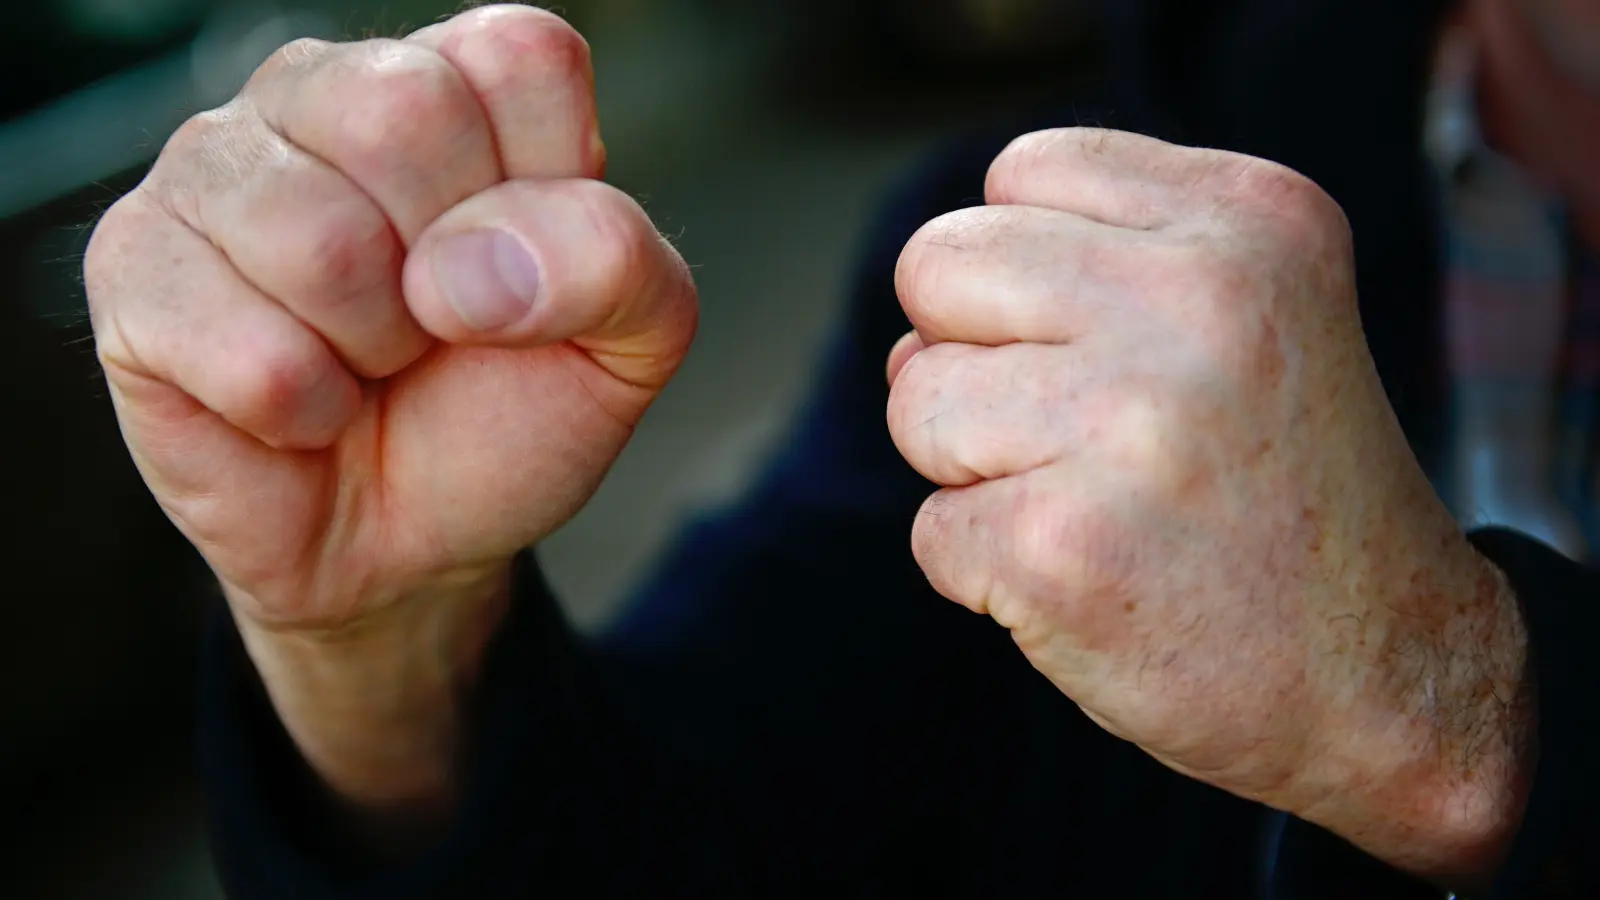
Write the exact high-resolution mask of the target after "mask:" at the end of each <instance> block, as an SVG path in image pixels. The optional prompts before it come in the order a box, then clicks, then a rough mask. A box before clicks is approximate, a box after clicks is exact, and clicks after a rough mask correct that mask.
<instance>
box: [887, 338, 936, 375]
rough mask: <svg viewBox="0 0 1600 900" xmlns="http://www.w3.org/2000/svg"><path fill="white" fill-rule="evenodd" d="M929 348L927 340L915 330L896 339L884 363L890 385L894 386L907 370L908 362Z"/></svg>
mask: <svg viewBox="0 0 1600 900" xmlns="http://www.w3.org/2000/svg"><path fill="white" fill-rule="evenodd" d="M927 348H928V344H927V342H926V341H924V340H923V339H922V335H920V334H917V333H916V332H915V331H913V332H910V333H908V334H906V336H905V337H902V338H901V339H900V340H898V341H895V344H894V347H892V348H891V349H890V350H889V359H888V361H887V362H886V363H885V364H884V374H886V375H887V376H888V378H889V387H891V388H892V387H894V383H895V381H897V380H898V379H899V378H900V373H901V372H902V371H904V370H905V367H906V363H908V362H910V361H911V358H912V357H914V356H916V355H917V354H918V353H921V352H922V351H923V350H926V349H927Z"/></svg>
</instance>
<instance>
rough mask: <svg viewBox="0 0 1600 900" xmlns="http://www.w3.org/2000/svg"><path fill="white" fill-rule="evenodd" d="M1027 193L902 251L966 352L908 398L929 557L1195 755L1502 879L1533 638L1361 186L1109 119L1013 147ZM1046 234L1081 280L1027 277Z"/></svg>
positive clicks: (1422, 855) (1317, 812)
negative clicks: (1446, 477)
mask: <svg viewBox="0 0 1600 900" xmlns="http://www.w3.org/2000/svg"><path fill="white" fill-rule="evenodd" d="M1080 185H1088V186H1087V187H1080ZM996 197H1003V198H1005V199H1006V200H1008V201H1009V202H1014V203H1017V204H1020V205H1021V207H1026V209H1023V208H1021V207H1007V206H992V207H989V208H987V209H984V210H982V211H981V212H970V211H969V212H960V213H955V214H952V215H951V216H948V217H946V219H945V220H943V221H942V222H940V223H936V225H935V226H934V227H931V228H930V229H929V231H927V232H925V233H924V236H922V237H919V238H917V239H914V240H913V242H912V246H911V247H909V248H908V249H907V255H906V257H904V258H903V259H902V268H903V269H905V268H908V267H909V268H911V269H912V270H913V271H910V272H906V271H902V273H901V276H902V277H901V279H900V284H901V287H902V290H901V300H902V303H903V304H904V306H905V308H906V311H907V313H908V315H909V316H910V318H911V321H912V323H913V325H915V326H916V328H917V330H918V333H919V334H920V335H922V337H923V338H924V339H925V340H930V341H932V343H933V344H934V346H932V347H929V348H928V349H925V350H922V351H921V352H920V353H918V354H917V356H916V357H913V359H912V361H911V363H910V364H909V365H906V366H904V367H903V368H902V369H900V370H899V371H898V377H896V378H895V379H894V384H893V390H892V392H891V399H890V409H889V422H890V427H891V432H892V433H893V434H894V436H895V438H896V441H897V443H898V445H899V446H900V448H901V450H902V452H904V453H905V454H906V457H907V459H908V460H909V461H910V462H911V463H912V464H913V465H915V466H917V467H918V468H919V469H920V470H921V471H922V472H923V473H924V474H926V475H928V476H929V477H930V478H932V479H934V480H935V481H941V482H942V483H943V484H945V485H947V486H948V487H947V488H946V489H945V490H943V491H941V492H940V493H939V494H936V495H935V496H934V498H932V499H931V500H930V502H929V505H928V507H927V509H926V510H925V514H924V515H923V516H922V517H920V518H919V520H918V522H917V524H916V528H915V533H914V534H913V547H914V549H915V551H916V553H917V554H918V558H919V559H920V560H921V561H922V562H923V564H924V568H925V570H926V571H927V574H928V576H929V579H930V581H932V583H933V584H934V586H935V587H936V588H938V589H939V590H940V591H941V592H943V593H944V594H945V595H946V596H948V597H950V598H952V599H953V600H956V601H957V602H960V603H963V604H964V605H967V606H969V607H970V608H972V609H974V610H975V611H978V612H983V613H986V614H988V615H991V616H993V617H994V618H995V619H996V620H997V621H998V622H1000V623H1001V624H1002V625H1004V626H1006V627H1007V628H1009V629H1010V630H1011V632H1012V635H1013V637H1014V638H1015V640H1016V642H1017V644H1018V646H1019V647H1020V648H1021V650H1022V651H1023V652H1024V653H1025V654H1026V655H1027V657H1028V658H1029V660H1031V661H1032V662H1033V664H1034V665H1035V666H1036V667H1037V668H1038V669H1039V670H1040V671H1041V672H1042V673H1043V674H1044V675H1045V676H1046V677H1048V678H1050V679H1051V680H1052V681H1053V682H1054V683H1055V684H1056V685H1057V686H1058V687H1060V688H1061V690H1062V691H1063V692H1064V693H1065V694H1066V695H1067V696H1068V697H1070V698H1071V699H1072V700H1073V701H1075V702H1077V703H1078V704H1079V705H1080V706H1081V707H1082V708H1083V709H1084V710H1085V711H1086V712H1087V713H1088V714H1089V715H1090V716H1091V717H1092V718H1094V719H1095V721H1097V722H1099V723H1100V724H1102V725H1103V726H1105V727H1106V728H1107V729H1109V730H1110V731H1112V732H1113V733H1115V734H1118V735H1120V736H1122V737H1125V738H1127V739H1129V740H1131V741H1134V742H1136V743H1138V744H1139V745H1140V746H1141V747H1143V748H1144V749H1145V750H1146V751H1147V752H1149V753H1150V754H1152V755H1153V756H1155V757H1156V758H1157V759H1159V760H1161V761H1162V762H1163V763H1165V764H1167V765H1168V766H1171V767H1172V768H1174V769H1176V770H1178V771H1180V772H1183V773H1185V774H1188V775H1191V776H1193V777H1196V778H1199V779H1202V780H1204V781H1207V782H1210V783H1212V784H1215V785H1218V786H1220V787H1223V788H1225V789H1227V790H1230V791H1233V792H1235V793H1237V794H1240V795H1242V796H1245V797H1248V798H1251V799H1256V800H1260V801H1263V802H1265V803H1269V804H1272V805H1274V806H1277V807H1279V808H1283V809H1289V810H1292V811H1295V812H1297V813H1299V814H1301V815H1302V816H1304V817H1307V818H1310V819H1311V820H1313V821H1317V822H1320V823H1322V824H1324V825H1326V826H1327V827H1329V828H1332V829H1333V830H1335V831H1337V832H1339V833H1341V834H1343V835H1345V836H1346V837H1347V838H1350V839H1351V840H1353V841H1355V842H1357V843H1359V844H1361V845H1362V846H1365V847H1367V848H1369V849H1370V850H1372V851H1373V852H1374V853H1376V854H1377V855H1379V856H1381V857H1383V858H1385V859H1388V860H1390V861H1391V862H1394V863H1396V864H1397V865H1401V866H1404V867H1407V868H1410V869H1412V870H1413V871H1417V872H1419V873H1422V874H1425V875H1428V876H1432V877H1438V878H1442V879H1446V880H1453V881H1452V883H1460V882H1463V881H1472V880H1473V879H1475V878H1480V877H1482V876H1483V873H1484V867H1485V866H1491V867H1492V865H1493V859H1494V854H1495V853H1496V852H1497V851H1496V848H1497V847H1499V846H1500V845H1501V844H1502V843H1503V841H1504V840H1505V838H1506V835H1507V833H1508V832H1507V828H1508V823H1509V822H1514V819H1515V815H1516V814H1517V810H1518V809H1520V807H1517V806H1516V804H1517V803H1519V802H1520V799H1519V798H1520V796H1521V794H1520V793H1519V792H1520V791H1521V790H1522V789H1523V788H1524V786H1525V785H1524V779H1523V778H1522V775H1523V774H1524V772H1525V766H1524V764H1525V753H1524V750H1525V742H1524V737H1525V735H1526V733H1527V721H1528V715H1527V710H1526V708H1525V706H1526V704H1525V703H1520V702H1519V701H1518V699H1517V698H1525V696H1526V695H1525V690H1524V681H1525V678H1524V672H1525V654H1524V652H1523V641H1524V637H1523V635H1522V633H1521V630H1520V628H1521V625H1520V620H1519V619H1518V617H1517V612H1516V606H1515V603H1514V599H1513V598H1511V597H1510V594H1509V592H1508V591H1507V590H1506V589H1505V587H1504V584H1503V581H1502V580H1501V579H1500V578H1499V577H1498V573H1496V572H1495V571H1494V570H1493V569H1492V567H1491V566H1490V565H1489V564H1488V563H1487V561H1485V560H1483V559H1482V558H1481V557H1479V556H1478V555H1477V554H1476V553H1475V552H1474V551H1473V550H1472V548H1471V546H1470V544H1468V542H1467V541H1466V539H1465V536H1464V535H1463V534H1462V533H1461V532H1460V531H1459V530H1458V529H1457V527H1456V525H1455V523H1454V521H1453V519H1452V518H1451V516H1450V515H1449V513H1448V512H1447V510H1446V509H1445V508H1444V506H1443V505H1442V504H1441V503H1440V501H1439V499H1438V498H1437V497H1436V496H1435V495H1434V494H1433V492H1432V489H1431V487H1430V486H1429V484H1428V482H1427V479H1426V478H1425V477H1424V475H1423V472H1422V470H1421V468H1420V466H1419V465H1418V464H1417V461H1416V459H1415V458H1414V457H1413V455H1412V453H1411V451H1410V449H1409V448H1408V446H1407V444H1406V441H1405V438H1404V435H1403V434H1402V432H1401V430H1400V428H1399V425H1398V423H1397V421H1396V419H1395V417H1394V414H1393V412H1392V410H1390V408H1389V407H1388V406H1387V402H1386V398H1385V395H1384V392H1383V388H1382V385H1381V384H1380V383H1379V381H1378V378H1377V375H1376V371H1375V369H1374V366H1373V363H1372V359H1371V356H1370V354H1369V353H1368V351H1367V349H1366V345H1365V341H1364V337H1363V334H1362V331H1361V326H1360V322H1359V320H1358V316H1357V312H1356V310H1357V304H1356V297H1355V287H1354V284H1355V278H1354V269H1353V263H1352V253H1351V240H1350V234H1349V231H1348V226H1347V224H1346V223H1345V220H1344V218H1343V216H1342V213H1341V212H1340V210H1339V209H1338V207H1337V206H1336V205H1335V204H1334V203H1333V201H1332V200H1331V199H1329V198H1328V197H1327V195H1326V194H1324V193H1322V192H1321V191H1320V190H1319V189H1317V188H1316V187H1315V185H1312V184H1311V183H1310V182H1308V181H1306V180H1305V179H1303V178H1301V177H1300V176H1298V175H1296V174H1295V173H1292V172H1289V171H1287V170H1283V169H1280V168H1278V167H1274V166H1271V165H1270V164H1266V163H1260V162H1259V161H1252V160H1248V159H1246V158H1244V157H1239V156H1236V155H1233V154H1226V153H1217V152H1211V151H1202V150H1190V149H1186V148H1178V147H1172V146H1170V145H1165V144H1161V143H1159V142H1155V141H1150V140H1149V139H1145V138H1135V137H1132V136H1127V135H1115V134H1111V133H1101V132H1083V131H1066V132H1054V133H1046V134H1045V135H1040V136H1030V137H1028V138H1024V139H1022V140H1021V141H1019V142H1018V143H1017V144H1016V145H1013V147H1012V148H1011V149H1010V150H1008V151H1007V154H1006V155H1004V156H1002V157H1001V159H1000V160H998V161H997V162H996V164H995V169H994V171H993V172H992V173H991V179H990V199H991V202H993V201H994V200H995V198H996ZM1040 206H1050V207H1051V208H1053V209H1054V210H1056V213H1057V215H1056V217H1055V218H1052V217H1050V216H1048V215H1042V214H1040V213H1039V212H1038V211H1037V210H1038V207H1040ZM1010 210H1015V211H1014V212H1012V211H1010ZM1086 220H1088V221H1087V222H1086ZM1089 222H1092V223H1093V224H1089ZM1119 223H1126V227H1123V226H1122V225H1121V224H1119ZM998 234H1004V235H1007V238H1008V239H1006V240H1001V239H998V238H997V237H996V235H998ZM935 236H936V238H937V239H936V240H933V238H934V237H935ZM924 237H927V238H928V239H929V240H930V243H927V244H922V243H919V241H922V240H923V239H924ZM1015 246H1025V247H1026V248H1028V252H1027V258H1026V265H1027V266H1028V267H1029V269H1030V271H1036V270H1038V269H1039V268H1041V267H1048V266H1050V265H1052V264H1054V265H1056V266H1058V267H1059V268H1060V269H1061V270H1062V271H1063V272H1070V273H1072V277H1070V278H1069V277H1061V278H1055V279H1051V278H1048V277H1036V278H1034V279H1032V280H1031V281H1029V282H1027V283H1026V284H1025V285H1023V286H1021V287H1018V286H1017V285H1018V282H1017V281H1016V280H1015V279H1014V278H1013V276H1012V275H1011V274H1010V273H1011V271H1012V267H1013V266H1015V265H1017V264H1018V262H1017V261H1016V260H1015V259H1014V258H1013V256H1012V255H1011V251H1010V248H1012V247H1015ZM1041 248H1052V249H1051V250H1050V251H1049V252H1050V253H1053V254H1054V256H1053V258H1054V262H1053V263H1052V261H1051V257H1050V256H1049V255H1048V254H1047V253H1046V251H1045V250H1044V249H1041ZM952 272H955V273H958V274H950V273H952ZM1040 283H1044V284H1053V285H1058V286H1059V287H1058V288H1057V289H1056V290H1055V292H1053V293H1049V292H1045V293H1041V292H1040V291H1038V290H1037V289H1035V288H1036V286H1037V285H1038V284H1040ZM985 286H987V289H985ZM1001 322H1007V323H1017V325H1016V326H1015V330H1014V331H1013V332H1011V333H1009V334H1001V333H998V331H997V329H998V326H997V324H996V323H1001ZM1028 345H1031V346H1032V348H1033V349H1028V350H1025V349H1019V347H1022V346H1028ZM1007 366H1018V367H1027V368H1028V369H1029V371H1019V372H1015V373H1012V374H1011V375H1009V376H1008V375H1006V374H1005V370H1006V367H1007ZM1052 383H1054V384H1055V386H1056V387H1055V389H1053V390H1052V389H1050V387H1049V385H1051V384H1052ZM1022 385H1027V386H1029V387H1026V388H1019V387H1018V386H1022ZM1040 385H1043V387H1040ZM935 412H936V413H937V415H938V422H939V427H938V434H937V435H936V436H930V435H929V434H927V433H926V432H924V431H918V430H916V429H915V427H914V423H918V422H925V421H927V420H928V419H929V417H930V416H931V415H932V414H934V413H935ZM952 460H960V463H961V464H960V465H959V466H953V465H951V462H952ZM957 474H959V477H952V476H953V475H957ZM974 522H981V523H982V532H983V533H984V534H986V535H989V536H990V539H988V540H983V541H978V540H973V539H972V535H974V534H975V533H976V532H977V530H978V529H977V528H975V526H974V525H973V524H972V523H974ZM1508 810H1510V812H1508ZM1486 860H1488V862H1485V861H1486Z"/></svg>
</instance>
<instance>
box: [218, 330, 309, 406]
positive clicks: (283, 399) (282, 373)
mask: <svg viewBox="0 0 1600 900" xmlns="http://www.w3.org/2000/svg"><path fill="white" fill-rule="evenodd" d="M326 367H327V362H326V360H325V359H324V358H323V357H322V356H321V355H319V354H317V353H316V352H314V348H312V347H311V346H309V344H308V343H306V342H300V343H295V344H286V345H284V346H279V347H273V348H270V349H263V350H260V351H257V352H256V354H255V355H254V356H253V357H252V358H249V359H245V360H243V361H241V375H240V376H239V378H238V380H237V383H236V384H235V385H234V386H233V393H234V397H233V403H234V405H235V406H236V408H237V409H238V410H239V411H240V412H241V413H242V414H244V415H246V416H248V417H250V418H252V419H257V420H260V421H262V422H278V421H282V420H285V419H287V418H288V417H289V416H290V415H291V414H292V411H293V410H295V409H297V408H299V406H300V405H301V404H302V403H303V402H305V400H306V399H307V398H308V397H309V396H310V395H311V393H312V392H313V391H315V390H318V389H319V388H322V387H323V386H325V385H326V383H327V379H328V372H327V368H326Z"/></svg>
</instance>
